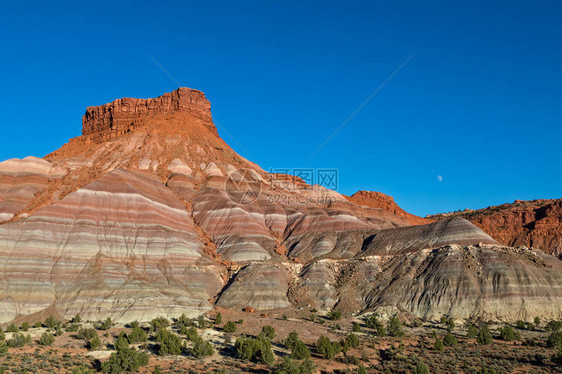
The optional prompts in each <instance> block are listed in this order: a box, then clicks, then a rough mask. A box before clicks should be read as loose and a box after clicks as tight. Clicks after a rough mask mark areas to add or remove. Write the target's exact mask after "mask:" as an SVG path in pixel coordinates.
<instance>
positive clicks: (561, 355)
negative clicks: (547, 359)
mask: <svg viewBox="0 0 562 374" xmlns="http://www.w3.org/2000/svg"><path fill="white" fill-rule="evenodd" d="M551 360H552V362H554V363H555V364H556V365H557V366H558V369H562V349H558V353H556V354H555V355H553V356H552V358H551Z"/></svg>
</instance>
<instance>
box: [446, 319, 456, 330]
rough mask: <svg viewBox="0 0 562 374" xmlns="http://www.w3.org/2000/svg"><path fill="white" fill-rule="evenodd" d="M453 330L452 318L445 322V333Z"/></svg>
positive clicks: (453, 322)
mask: <svg viewBox="0 0 562 374" xmlns="http://www.w3.org/2000/svg"><path fill="white" fill-rule="evenodd" d="M454 329H455V321H454V320H453V319H452V318H449V319H448V320H447V331H449V332H451V331H453V330H454Z"/></svg>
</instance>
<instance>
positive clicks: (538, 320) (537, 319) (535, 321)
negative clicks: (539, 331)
mask: <svg viewBox="0 0 562 374" xmlns="http://www.w3.org/2000/svg"><path fill="white" fill-rule="evenodd" d="M533 322H534V323H535V325H537V326H539V325H540V324H541V319H540V317H535V319H534V320H533Z"/></svg>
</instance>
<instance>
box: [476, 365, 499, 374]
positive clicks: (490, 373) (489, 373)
mask: <svg viewBox="0 0 562 374" xmlns="http://www.w3.org/2000/svg"><path fill="white" fill-rule="evenodd" d="M497 373H498V372H497V371H496V369H494V368H493V367H488V366H484V367H483V368H482V369H480V370H479V371H478V374H497Z"/></svg>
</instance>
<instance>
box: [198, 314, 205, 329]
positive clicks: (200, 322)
mask: <svg viewBox="0 0 562 374" xmlns="http://www.w3.org/2000/svg"><path fill="white" fill-rule="evenodd" d="M197 325H198V326H199V328H200V329H206V328H207V320H205V317H203V316H199V319H198V320H197Z"/></svg>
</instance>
